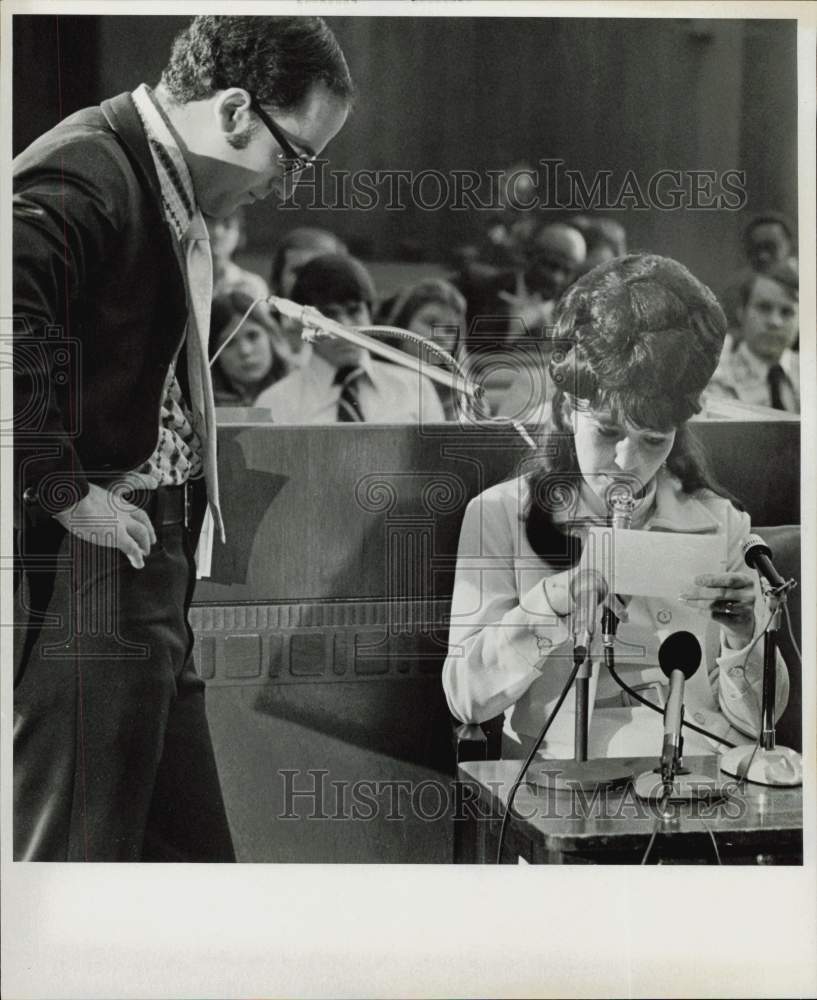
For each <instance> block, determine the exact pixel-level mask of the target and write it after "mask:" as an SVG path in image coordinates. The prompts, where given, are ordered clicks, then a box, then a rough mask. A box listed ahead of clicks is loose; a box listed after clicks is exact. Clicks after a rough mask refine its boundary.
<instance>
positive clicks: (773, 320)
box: [766, 309, 783, 330]
mask: <svg viewBox="0 0 817 1000" xmlns="http://www.w3.org/2000/svg"><path fill="white" fill-rule="evenodd" d="M766 325H767V326H768V327H769V328H770V329H772V330H779V329H780V327H781V326H783V314H782V313H781V312H780V311H779V310H777V309H772V311H771V312H770V313H769V315H768V317H767V319H766Z"/></svg>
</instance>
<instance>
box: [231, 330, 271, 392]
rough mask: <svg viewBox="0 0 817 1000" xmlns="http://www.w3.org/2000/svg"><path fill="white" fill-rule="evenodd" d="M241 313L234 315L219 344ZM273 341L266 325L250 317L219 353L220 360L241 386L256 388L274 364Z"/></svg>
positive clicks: (232, 380)
mask: <svg viewBox="0 0 817 1000" xmlns="http://www.w3.org/2000/svg"><path fill="white" fill-rule="evenodd" d="M240 318H241V317H240V316H233V318H232V319H231V320H230V322H229V323H228V324H227V326H225V327H224V329H223V330H222V331H221V334H220V335H219V338H218V343H219V346H221V344H223V343H224V341H225V340H226V339H227V337H228V336H229V335H230V333H231V331H232V330H234V329H235V328H236V324H237V323H238V321H239V319H240ZM272 359H273V353H272V342H271V340H270V334H269V332H268V330H267V329H266V327H264V326H263V324H261V323H259V321H258V320H256V319H253V318H252V317H250V318H249V319H248V320H247V322H246V323H245V324H244V325H243V326H242V327H241V329H240V330H239V332H238V333H237V334H236V335H235V337H233V339H232V340H231V341H230V343H229V344H228V345H227V346H226V347H225V348H224V350H223V351H222V352H221V354H219V356H218V363H219V364H220V365H221V370H222V371H223V372H224V374H225V375H226V377H227V378H228V379H229V381H230V382H231V383H232V384H233V385H234V386H235V387H236V388H237V389H248V388H252V387H253V386H254V385H257V384H258V383H259V382H261V381H262V379H264V378H265V377H266V376H267V375H268V374H269V370H270V368H271V367H272Z"/></svg>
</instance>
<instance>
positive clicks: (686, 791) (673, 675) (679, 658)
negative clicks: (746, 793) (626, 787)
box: [635, 632, 729, 803]
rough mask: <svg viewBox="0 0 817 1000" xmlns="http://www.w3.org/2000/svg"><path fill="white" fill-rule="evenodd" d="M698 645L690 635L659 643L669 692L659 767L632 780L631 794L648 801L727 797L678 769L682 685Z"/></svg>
mask: <svg viewBox="0 0 817 1000" xmlns="http://www.w3.org/2000/svg"><path fill="white" fill-rule="evenodd" d="M702 656H703V653H702V650H701V644H700V642H698V639H697V638H696V637H695V636H694V635H693V634H692V633H691V632H673V633H672V634H671V635H668V636H667V638H666V639H664V641H663V642H662V643H661V648H660V649H659V650H658V663H659V665H660V667H661V670H662V671H663V673H664V674H666V676H667V677H669V682H670V690H669V697H668V698H667V707H666V709H665V710H664V744H663V747H662V750H661V763H660V767H657V768H655V769H654V770H653V771H645V772H644V773H643V774H640V775H639V776H638V777H637V778H636V781H635V793H636V795H637V796H638V797H639V798H640V799H647V800H648V801H650V802H656V803H661V802H664V803H666V802H670V801H675V802H678V801H682V802H689V801H692V800H695V799H705V800H707V801H710V802H712V801H716V800H717V799H722V798H726V797H728V796H729V786H728V785H727V784H726V783H725V782H724V781H721V780H720V779H718V778H714V777H712V775H710V774H703V773H696V774H690V773H689V772H688V771H687V770H686V769H685V768H683V767H680V766H679V765H680V763H681V752H682V746H683V739H682V736H681V727H682V725H683V721H684V684H685V683H686V681H687V680H688V679H689V678H690V677H692V675H693V674H694V673H695V671H696V670H697V669H698V667H699V666H700V663H701V659H702Z"/></svg>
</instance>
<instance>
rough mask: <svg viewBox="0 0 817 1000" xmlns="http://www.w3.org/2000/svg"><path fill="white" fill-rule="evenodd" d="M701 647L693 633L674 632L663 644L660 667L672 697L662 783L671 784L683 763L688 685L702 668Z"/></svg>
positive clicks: (666, 723)
mask: <svg viewBox="0 0 817 1000" xmlns="http://www.w3.org/2000/svg"><path fill="white" fill-rule="evenodd" d="M702 655H703V653H702V650H701V644H700V642H698V639H697V638H696V637H695V636H694V635H693V634H692V633H691V632H673V633H672V634H671V635H668V636H667V638H666V639H664V641H663V642H662V643H661V648H660V649H659V650H658V664H659V666H660V667H661V670H662V671H663V673H664V674H665V676H666V677H668V678H669V684H670V687H669V696H668V698H667V706H666V709H665V710H664V745H663V749H662V751H661V780H662V781H663V782H665V783H671V782H672V781H673V780H674V778H675V771H676V768H677V766H678V763H679V761H680V759H681V748H682V740H683V737H682V736H681V726H682V723H683V719H684V684H685V682H686V681H688V680H689V678H690V677H691V676H692V675H693V674H694V673H695V671H696V670H697V669H698V667H699V666H700V665H701V657H702Z"/></svg>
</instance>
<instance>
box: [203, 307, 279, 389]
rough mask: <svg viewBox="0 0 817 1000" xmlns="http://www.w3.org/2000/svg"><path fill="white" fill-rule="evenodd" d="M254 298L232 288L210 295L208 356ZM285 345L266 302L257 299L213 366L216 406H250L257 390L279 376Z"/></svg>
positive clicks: (223, 342)
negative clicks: (214, 295)
mask: <svg viewBox="0 0 817 1000" xmlns="http://www.w3.org/2000/svg"><path fill="white" fill-rule="evenodd" d="M252 302H253V298H252V297H251V296H250V295H248V294H247V293H246V292H243V291H233V292H229V293H227V294H223V295H220V296H217V297H216V298H215V299H213V305H212V309H211V312H210V358H211V360H212V359H213V358H214V357H215V355H216V352H217V351H218V350H219V348H221V347H222V345H223V344H225V343H226V342H227V339H228V337H230V334H231V333H232V332H233V331H234V330H235V328H236V327H237V326H238V324H239V322H240V321H241V317H242V316H243V315H244V314H245V313H246V311H247V310H248V309H249V307H250V305H251V304H252ZM285 350H286V345H285V344H283V342H282V337H281V333H280V331H279V329H278V325H277V323H276V321H275V320H274V319H273V317H272V315H271V314H270V311H269V307H268V306H267V304H266V303H265V302H259V303H257V305H256V306H255V307H254V308H253V310H252V312H251V313H250V315H249V316H248V317H247V319H246V321H245V322H244V324H243V325H242V327H241V329H240V330H239V331H238V333H237V334H236V335H235V336H234V337H232V339H230V341H229V343H227V344H226V347H224V349H223V350H222V351H221V352H220V353H219V355H218V357H217V358H216V360H215V363H214V364H213V366H212V374H213V394H214V396H215V401H216V406H252V405H253V404H254V403H255V400H256V399H257V397H258V394H259V393H260V392H262V391H263V390H264V389H266V388H267V387H268V386H270V385H272V384H273V382H277V381H278V379H280V378H282V377H283V376H284V375H285V374H286V373H287V370H288V366H287V363H286V361H285V360H284V357H283V355H282V351H285Z"/></svg>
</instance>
